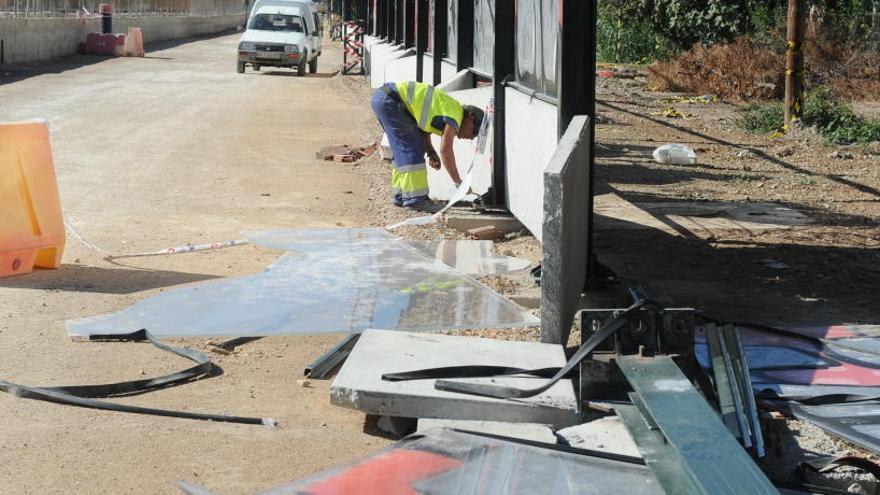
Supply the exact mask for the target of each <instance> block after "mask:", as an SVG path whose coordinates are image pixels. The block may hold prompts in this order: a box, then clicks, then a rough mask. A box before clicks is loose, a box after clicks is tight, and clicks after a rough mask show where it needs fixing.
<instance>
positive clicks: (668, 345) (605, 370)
mask: <svg viewBox="0 0 880 495" xmlns="http://www.w3.org/2000/svg"><path fill="white" fill-rule="evenodd" d="M623 311H624V309H586V310H583V311H582V312H581V329H582V330H581V343H582V344H583V343H584V342H586V341H587V340H588V339H589V338H590V337H591V336H592V335H593V333H595V331H596V330H597V329H598V328H600V327H601V326H602V324H603V323H605V322H606V321H608V320H610V319H612V318H614V317H615V316H617V315H619V314H620V313H622V312H623ZM696 314H697V311H696V310H695V309H692V308H666V309H664V310H662V311H653V310H648V309H644V310H642V311H641V312H640V313H639V315H638V318H637V319H636V320H635V321H633V322H631V323H628V324H627V326H625V327H624V328H622V329H620V330H619V331H618V332H617V333H616V334H615V335H614V336H613V337H611V338H609V339H607V340H606V341H604V342H603V343H602V344H599V347H598V348H597V349H596V352H594V353H593V354H592V356H591V359H585V360H584V361H583V362H582V363H581V366H580V398H581V400H582V401H588V400H591V399H596V400H606V399H611V400H626V392H627V391H628V388H629V387H628V386H627V384H626V379H625V378H624V377H623V375H622V374H621V373H620V370H619V369H618V368H617V366H615V365H614V363H613V359H614V358H615V357H616V356H623V355H630V354H639V355H648V356H654V355H659V354H676V355H680V356H690V355H693V347H694V332H695V328H696Z"/></svg>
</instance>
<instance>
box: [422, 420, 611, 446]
mask: <svg viewBox="0 0 880 495" xmlns="http://www.w3.org/2000/svg"><path fill="white" fill-rule="evenodd" d="M621 427H622V426H621ZM433 428H448V429H451V430H461V431H472V432H476V433H488V434H490V435H498V436H501V437H509V438H519V439H521V440H531V441H533V442H544V443H553V444H555V443H556V435H554V434H553V430H552V429H551V428H550V427H549V426H547V425H540V424H537V423H506V422H503V421H471V420H466V419H433V418H422V419H420V420H419V425H418V428H417V431H419V432H424V431H428V430H431V429H433Z"/></svg>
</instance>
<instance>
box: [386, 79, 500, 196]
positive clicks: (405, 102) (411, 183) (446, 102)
mask: <svg viewBox="0 0 880 495" xmlns="http://www.w3.org/2000/svg"><path fill="white" fill-rule="evenodd" d="M372 103H373V112H374V113H375V114H376V117H377V118H378V119H379V123H380V124H382V128H383V129H385V134H387V135H388V141H389V143H390V144H391V151H392V152H393V153H394V160H393V164H394V170H393V171H392V172H391V189H392V193H393V194H394V197H393V198H392V202H393V203H394V204H395V205H397V206H408V207H418V206H419V205H420V203H422V202H424V201H426V200H427V199H428V170H427V169H426V168H425V157H426V156H427V163H428V165H430V166H431V168H433V169H434V170H440V164H441V161H442V164H443V167H444V168H445V169H446V172H447V173H448V174H449V178H451V179H452V182H454V183H455V186H456V187H458V185H459V184H461V177H459V176H458V168H457V167H456V164H455V152H454V151H453V149H452V143H453V140H454V139H455V138H456V137H458V138H462V139H473V138H475V137H476V136H477V131H478V130H479V129H480V125H481V124H482V123H483V111H482V110H480V109H479V108H477V107H474V106H471V105H462V104H461V103H459V102H458V100H456V99H455V98H453V97H451V96H449V95H448V94H446V93H445V92H444V91H443V90H441V89H438V88H435V87H434V86H431V85H430V84H425V83H417V82H398V83H391V82H389V83H385V85H384V86H382V87H381V88H379V89H377V90H376V91H375V93H373V102H372ZM431 134H436V135H438V136H440V154H439V156H438V154H437V152H436V151H435V150H434V146H433V145H432V144H431Z"/></svg>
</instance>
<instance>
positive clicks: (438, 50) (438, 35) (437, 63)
mask: <svg viewBox="0 0 880 495" xmlns="http://www.w3.org/2000/svg"><path fill="white" fill-rule="evenodd" d="M446 1H447V0H434V54H433V55H434V86H436V85H438V84H440V81H441V80H442V76H443V57H445V56H446V44H447V41H448V40H447V39H446V27H447V17H448V15H447V14H448V11H447V8H448V5H447V3H446Z"/></svg>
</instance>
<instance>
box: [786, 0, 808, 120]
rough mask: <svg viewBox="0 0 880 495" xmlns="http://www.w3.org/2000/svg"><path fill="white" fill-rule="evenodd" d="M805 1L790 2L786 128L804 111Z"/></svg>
mask: <svg viewBox="0 0 880 495" xmlns="http://www.w3.org/2000/svg"><path fill="white" fill-rule="evenodd" d="M805 3H806V2H805V0H788V49H787V50H786V60H785V128H786V129H788V128H789V127H790V126H791V124H792V123H793V122H797V121H798V120H800V119H801V116H802V115H803V111H804V28H805V24H806V22H805V21H806V8H805V7H806V6H805Z"/></svg>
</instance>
